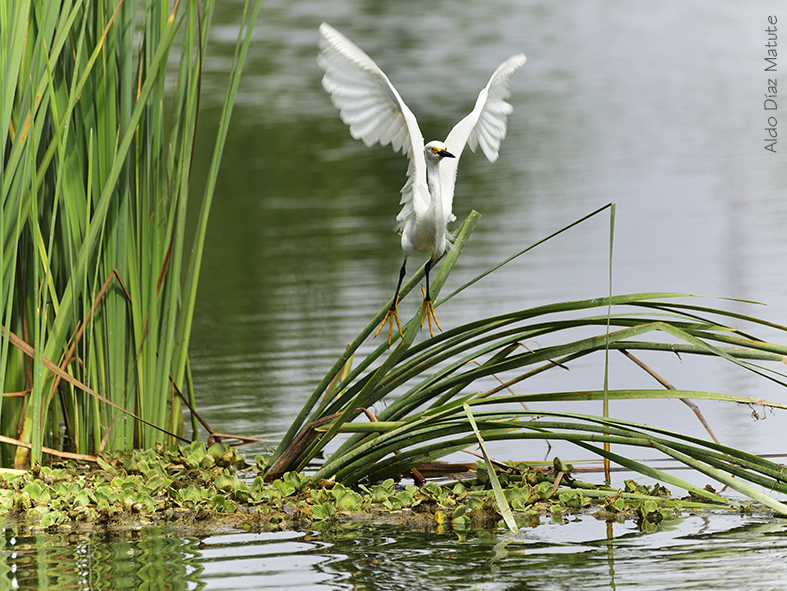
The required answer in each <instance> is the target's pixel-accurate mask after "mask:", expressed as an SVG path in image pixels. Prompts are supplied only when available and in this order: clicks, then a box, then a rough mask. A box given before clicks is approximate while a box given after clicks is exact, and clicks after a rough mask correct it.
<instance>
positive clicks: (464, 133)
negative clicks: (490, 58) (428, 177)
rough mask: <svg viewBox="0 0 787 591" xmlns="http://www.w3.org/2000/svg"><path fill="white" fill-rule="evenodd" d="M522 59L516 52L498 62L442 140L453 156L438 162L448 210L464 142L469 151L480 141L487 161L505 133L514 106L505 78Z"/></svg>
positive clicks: (451, 216) (507, 78)
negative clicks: (472, 104)
mask: <svg viewBox="0 0 787 591" xmlns="http://www.w3.org/2000/svg"><path fill="white" fill-rule="evenodd" d="M525 61H526V58H525V54H523V53H520V54H517V55H512V56H511V57H510V58H508V59H507V60H506V61H504V62H503V63H502V64H500V65H499V66H498V67H497V69H496V70H495V71H494V73H493V74H492V77H491V78H490V79H489V82H488V83H487V85H486V86H485V87H484V89H483V90H482V91H481V92H480V93H479V94H478V100H476V102H475V107H474V108H473V110H472V112H471V113H470V114H469V115H468V116H467V117H465V118H464V119H462V120H461V121H460V122H459V123H457V124H456V125H455V126H454V128H453V129H452V130H451V133H449V134H448V137H447V138H446V140H445V144H446V146H447V147H448V151H449V152H451V153H452V154H453V155H454V156H456V158H453V159H445V160H444V161H443V162H441V163H440V184H441V186H442V189H443V191H442V192H443V208H444V210H445V211H446V212H449V213H450V212H451V208H452V207H453V201H454V182H455V181H456V169H457V166H459V158H460V157H461V156H462V151H463V150H464V148H465V144H467V145H469V146H470V149H471V150H472V151H473V152H475V149H476V147H477V146H478V145H479V144H480V146H481V149H482V150H483V152H484V154H485V155H486V157H487V158H488V159H489V161H490V162H494V161H495V160H497V152H498V150H499V149H500V142H502V141H503V138H505V137H506V123H507V120H508V115H510V114H511V111H513V110H514V108H513V107H512V106H511V105H510V104H509V103H507V102H506V99H507V98H508V97H510V96H511V90H510V89H509V88H508V80H509V79H510V78H511V74H513V73H514V72H515V71H516V70H517V69H518V68H521V67H522V66H523V65H524V64H525ZM449 217H450V218H451V221H453V220H454V219H456V218H455V217H454V215H453V214H451V215H450V216H449Z"/></svg>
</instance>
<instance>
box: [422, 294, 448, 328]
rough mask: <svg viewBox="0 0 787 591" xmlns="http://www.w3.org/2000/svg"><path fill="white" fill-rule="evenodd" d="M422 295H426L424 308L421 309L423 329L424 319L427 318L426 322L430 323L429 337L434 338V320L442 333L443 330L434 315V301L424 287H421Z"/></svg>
mask: <svg viewBox="0 0 787 591" xmlns="http://www.w3.org/2000/svg"><path fill="white" fill-rule="evenodd" d="M421 293H422V294H423V295H424V305H423V308H421V328H423V326H424V317H426V320H427V322H428V323H429V336H431V337H433V336H434V332H432V320H434V323H435V325H436V326H437V328H438V330H440V331H442V330H443V329H442V328H440V323H439V322H437V316H435V313H434V306H432V299H431V298H429V297H427V296H426V291H425V290H424V288H423V286H421Z"/></svg>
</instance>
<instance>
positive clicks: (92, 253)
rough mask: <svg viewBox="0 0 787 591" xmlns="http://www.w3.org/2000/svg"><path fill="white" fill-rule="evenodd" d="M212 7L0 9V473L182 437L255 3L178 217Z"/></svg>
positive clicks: (128, 2) (110, 4) (122, 0)
mask: <svg viewBox="0 0 787 591" xmlns="http://www.w3.org/2000/svg"><path fill="white" fill-rule="evenodd" d="M213 6H214V2H212V1H207V2H202V3H198V2H180V1H176V2H174V3H170V2H166V1H163V0H153V1H151V2H147V3H140V2H138V1H136V0H119V1H117V0H99V1H97V2H84V1H83V0H76V1H74V2H71V1H58V0H54V1H51V2H49V1H48V2H30V1H26V0H12V1H10V2H3V3H2V5H0V21H2V23H3V25H2V27H0V49H1V50H0V134H2V135H1V136H0V166H2V169H0V197H2V207H1V208H0V244H2V249H3V251H2V264H1V267H0V276H2V285H0V317H1V318H2V326H3V333H2V339H0V388H2V392H4V397H3V400H2V404H0V412H2V415H1V416H0V432H2V434H3V436H4V439H3V440H2V441H3V448H2V458H3V462H4V463H5V464H8V463H10V462H13V463H14V465H16V466H24V465H27V464H29V463H30V462H32V463H33V464H34V463H36V462H40V461H41V459H42V454H43V452H44V450H45V449H46V450H48V453H57V452H59V451H62V450H65V451H68V452H70V453H72V454H93V453H97V452H101V451H102V450H119V449H129V448H131V447H133V446H140V447H147V446H152V445H154V444H156V443H160V442H163V441H165V440H170V441H171V440H173V439H175V438H183V437H184V435H183V432H184V424H183V412H182V401H181V396H180V391H181V390H183V389H185V390H186V398H185V400H187V401H190V402H188V403H189V404H191V405H192V406H193V397H192V396H191V389H190V388H184V385H186V379H185V378H186V377H187V375H188V344H189V332H190V328H191V319H192V315H193V309H194V299H195V294H196V289H197V281H198V277H199V269H200V263H201V255H202V248H203V243H204V235H205V226H206V223H207V219H208V213H209V210H210V206H211V201H212V197H213V190H214V184H215V179H216V174H217V170H218V164H219V161H220V159H221V153H222V149H223V146H224V140H225V136H226V132H227V126H228V124H229V120H230V116H231V112H232V103H233V99H234V95H235V92H236V89H237V85H238V80H239V76H240V72H241V68H242V65H243V61H244V59H245V56H246V51H247V49H248V45H249V42H250V38H251V31H252V28H253V26H254V22H255V20H256V16H257V11H258V10H259V6H260V1H259V0H258V1H257V2H256V3H255V5H254V7H253V10H247V9H248V8H249V6H248V5H247V6H246V8H245V9H244V13H243V14H244V22H243V23H241V27H240V34H239V37H238V43H237V47H236V54H235V60H234V62H233V65H232V68H231V72H230V82H229V87H228V92H227V97H226V102H225V105H224V112H223V114H222V118H221V122H220V126H219V133H218V136H217V138H216V143H215V151H214V157H213V161H212V163H211V168H210V172H209V174H208V181H207V185H206V187H205V191H204V194H203V195H202V198H201V200H193V202H190V201H189V197H190V194H189V192H190V191H189V189H190V187H189V176H190V171H191V162H192V151H193V146H194V141H195V135H196V132H197V123H198V112H199V93H200V81H201V76H202V65H203V59H204V54H205V49H206V45H207V39H208V36H209V33H210V23H211V16H212V13H213ZM170 63H177V70H176V71H175V72H174V74H175V76H174V82H173V81H172V80H173V76H172V74H173V72H171V71H169V70H170V67H169V64H170ZM194 207H197V208H198V209H199V211H200V214H199V222H198V231H197V234H196V237H195V240H194V245H193V246H192V247H191V249H189V248H188V247H187V246H186V245H185V244H184V241H185V237H184V234H185V220H186V213H187V211H188V210H189V208H194ZM189 252H191V255H190V256H188V253H189ZM193 427H194V429H195V430H196V423H193Z"/></svg>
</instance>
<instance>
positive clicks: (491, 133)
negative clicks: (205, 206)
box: [317, 23, 525, 343]
mask: <svg viewBox="0 0 787 591" xmlns="http://www.w3.org/2000/svg"><path fill="white" fill-rule="evenodd" d="M319 46H320V54H319V55H318V56H317V63H318V64H319V65H320V67H321V68H322V69H323V70H324V71H325V76H324V77H323V79H322V85H323V87H324V88H325V90H327V91H328V92H329V93H330V95H331V99H332V100H333V104H334V105H335V106H336V108H338V109H339V113H340V114H341V118H342V121H344V122H345V123H346V124H347V125H348V126H349V127H350V134H351V135H352V137H354V138H355V139H359V140H361V141H363V143H364V144H366V145H367V146H373V145H374V144H376V143H378V142H379V143H380V144H381V145H383V146H386V145H388V144H391V146H392V147H393V149H394V150H395V151H397V152H398V151H400V150H401V151H402V153H403V154H404V155H405V156H407V157H408V158H409V159H410V165H409V166H408V169H407V182H406V183H405V185H404V187H403V188H402V200H401V205H402V210H401V211H400V212H399V215H398V216H396V219H397V221H398V222H399V224H398V226H397V229H398V230H399V231H400V233H401V235H402V253H403V254H404V263H403V264H402V269H401V272H400V274H399V285H398V286H397V288H396V295H395V296H394V299H393V303H392V304H391V308H390V310H389V312H388V315H386V317H385V320H383V324H382V325H381V327H380V328H381V329H382V327H383V326H385V325H386V324H389V331H388V342H389V343H390V341H391V333H392V331H393V322H394V321H396V323H397V326H399V317H398V314H397V311H396V307H397V303H398V294H399V288H400V287H401V284H402V279H403V278H404V274H405V265H406V263H407V257H409V256H410V255H411V254H412V253H413V252H414V251H416V250H417V251H418V252H424V253H429V254H430V255H431V258H430V259H429V261H428V262H427V267H426V286H427V287H426V292H425V295H424V309H423V311H422V315H421V324H423V319H424V315H426V317H427V319H428V320H429V330H430V332H431V329H432V324H431V321H432V319H434V320H435V322H436V321H437V319H436V318H435V317H434V310H433V308H432V302H431V298H430V295H429V269H430V267H431V264H432V262H434V261H435V260H437V259H438V258H440V256H441V255H442V254H443V253H444V252H445V251H446V249H447V248H448V247H449V246H450V234H449V233H448V230H447V226H448V224H449V223H450V222H452V221H453V220H454V219H456V218H455V217H454V215H453V213H452V207H453V201H454V183H455V181H456V169H457V167H458V165H459V158H460V157H461V156H462V151H463V150H464V147H465V145H468V146H470V149H471V150H472V151H474V152H475V150H476V148H477V147H478V146H480V147H481V150H482V151H483V153H484V154H485V155H486V157H487V158H488V159H489V161H490V162H494V161H495V160H497V155H498V150H499V149H500V142H502V141H503V138H504V137H505V135H506V122H507V118H508V115H509V114H510V113H511V111H512V110H513V107H512V106H511V105H510V104H509V103H507V102H506V99H507V98H508V97H509V96H511V91H510V90H509V88H508V80H509V78H510V77H511V75H512V74H513V73H514V71H516V70H517V68H520V67H521V66H522V65H524V63H525V56H524V54H521V53H520V54H517V55H514V56H511V57H510V58H508V59H507V60H506V61H504V62H503V63H502V64H500V66H498V68H497V69H496V70H495V71H494V73H493V74H492V77H491V78H490V79H489V82H488V83H487V85H486V86H485V87H484V88H483V89H482V90H481V92H480V93H479V95H478V99H477V100H476V103H475V107H474V108H473V110H472V111H471V113H470V114H469V115H467V117H465V118H464V119H462V120H461V121H460V122H459V123H457V124H456V125H455V126H454V128H453V129H452V130H451V133H449V134H448V137H447V138H446V140H445V142H437V141H435V142H429V143H428V144H426V145H424V138H423V135H422V134H421V130H420V129H419V128H418V122H417V121H416V119H415V115H413V113H412V111H410V109H409V108H408V107H407V105H406V104H405V103H404V101H403V100H402V97H401V96H399V93H398V92H397V91H396V89H395V88H394V86H393V84H391V81H390V80H388V77H387V76H386V75H385V73H384V72H383V71H382V70H381V69H380V68H379V67H378V66H377V64H375V63H374V61H373V60H372V59H371V58H370V57H369V56H368V55H366V53H364V52H363V51H362V50H361V49H359V48H358V47H357V46H356V45H355V44H354V43H353V42H352V41H350V40H349V39H347V37H345V36H344V35H342V34H341V33H339V32H338V31H337V30H336V29H334V28H333V27H331V26H330V25H329V24H327V23H323V24H322V25H320V42H319ZM438 327H439V325H438ZM378 332H379V330H378ZM399 332H400V334H401V327H399Z"/></svg>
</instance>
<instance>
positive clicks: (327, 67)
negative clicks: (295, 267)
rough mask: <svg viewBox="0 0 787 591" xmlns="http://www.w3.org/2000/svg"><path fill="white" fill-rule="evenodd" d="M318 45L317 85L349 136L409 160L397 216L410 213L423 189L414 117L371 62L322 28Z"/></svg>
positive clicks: (423, 168) (421, 144) (420, 146)
mask: <svg viewBox="0 0 787 591" xmlns="http://www.w3.org/2000/svg"><path fill="white" fill-rule="evenodd" d="M319 45H320V54H319V55H318V56H317V63H318V64H319V66H320V67H321V68H322V69H323V70H324V71H325V76H324V77H323V79H322V85H323V87H324V88H325V90H327V91H328V92H329V93H330V95H331V99H332V100H333V104H334V105H335V106H336V108H337V109H339V113H340V114H341V118H342V121H344V122H345V123H346V124H347V125H348V126H349V127H350V134H351V135H352V136H353V137H354V138H355V139H357V140H361V141H363V143H364V144H366V145H367V146H373V145H374V144H376V143H377V142H380V144H381V145H383V146H386V145H388V144H391V146H392V147H393V149H394V150H395V151H397V152H398V151H399V150H401V151H402V153H403V154H405V155H406V156H408V157H409V158H410V166H409V167H408V170H407V175H408V178H407V182H406V183H405V185H404V188H403V189H402V201H401V202H402V204H403V205H404V206H405V207H404V209H403V210H402V213H401V214H399V215H400V217H401V216H402V215H403V214H405V210H409V211H410V212H411V211H412V206H413V196H414V195H418V194H419V190H418V187H419V186H422V187H426V162H425V160H424V154H423V153H424V138H423V136H422V135H421V131H420V129H419V128H418V123H417V122H416V119H415V115H413V113H412V111H410V109H409V108H407V105H406V104H404V101H403V100H402V97H400V96H399V93H398V92H397V91H396V89H395V88H394V87H393V84H391V81H390V80H388V77H387V76H386V75H385V73H384V72H383V71H382V70H381V69H380V68H379V66H378V65H377V64H375V63H374V61H373V60H372V58H370V57H369V56H368V55H366V53H364V52H363V50H361V49H360V48H359V47H358V46H356V45H355V44H354V43H353V42H352V41H350V40H349V39H347V37H345V36H344V35H342V34H341V33H340V32H339V31H337V30H336V29H334V28H333V27H332V26H330V25H329V24H327V23H323V24H321V25H320V43H319ZM427 194H428V193H427Z"/></svg>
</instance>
